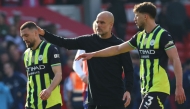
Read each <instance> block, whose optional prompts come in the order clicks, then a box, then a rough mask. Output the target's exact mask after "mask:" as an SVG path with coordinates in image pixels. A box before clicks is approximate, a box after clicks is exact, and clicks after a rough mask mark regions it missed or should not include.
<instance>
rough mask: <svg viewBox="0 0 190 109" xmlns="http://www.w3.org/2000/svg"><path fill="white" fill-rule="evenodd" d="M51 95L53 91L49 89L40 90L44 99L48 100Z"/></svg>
mask: <svg viewBox="0 0 190 109" xmlns="http://www.w3.org/2000/svg"><path fill="white" fill-rule="evenodd" d="M50 95H51V91H50V90H49V89H44V90H42V91H41V92H40V98H41V99H42V100H47V99H48V98H49V97H50Z"/></svg>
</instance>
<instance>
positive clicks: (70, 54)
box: [0, 0, 190, 109]
mask: <svg viewBox="0 0 190 109" xmlns="http://www.w3.org/2000/svg"><path fill="white" fill-rule="evenodd" d="M115 1H116V0H102V3H108V4H109V5H108V8H107V10H108V11H111V12H112V13H113V14H114V17H115V24H114V27H115V28H114V33H115V34H117V35H118V36H120V38H122V39H123V40H125V39H126V36H127V34H128V32H127V30H126V29H127V28H128V27H127V26H129V25H127V24H128V22H127V18H126V15H125V8H124V3H129V2H133V3H138V2H142V1H144V0H128V1H126V0H119V1H118V2H115ZM149 1H151V2H157V1H159V2H162V5H161V11H160V12H159V13H158V16H157V20H156V21H157V23H158V24H160V25H161V26H162V27H164V28H165V29H166V30H168V31H169V32H170V33H171V35H172V36H173V38H174V40H175V42H176V43H182V44H184V47H183V48H185V47H186V46H185V44H186V43H189V41H190V40H188V41H187V40H186V39H188V38H187V37H188V35H189V33H190V26H189V25H188V24H189V23H190V21H189V17H188V16H187V13H186V9H185V6H184V4H183V3H181V2H179V1H177V0H149ZM82 2H83V0H1V1H0V5H1V6H5V7H12V6H28V5H30V6H33V5H34V4H35V5H36V6H45V5H49V4H58V5H61V4H82ZM20 21H21V16H20V15H13V16H12V17H11V19H9V20H7V16H6V14H5V13H3V12H0V106H1V108H2V109H24V103H25V97H26V84H27V78H26V75H27V74H26V70H25V67H24V63H23V59H22V54H23V52H24V50H25V49H26V46H25V44H24V42H23V41H22V39H21V37H20V36H19V35H20V34H19V27H20V25H21V22H20ZM36 23H37V25H39V26H40V27H42V28H44V29H46V30H48V31H50V32H51V33H54V34H57V28H56V24H52V23H49V22H48V21H46V20H45V19H44V18H37V19H36ZM134 31H138V30H137V29H135V30H134ZM189 39H190V38H189ZM177 47H178V46H177ZM186 50H188V49H186ZM186 50H184V51H183V52H186ZM59 51H60V53H61V62H62V71H63V74H62V75H63V80H62V82H61V86H62V91H61V92H62V95H63V100H64V101H65V103H64V106H63V109H68V108H67V107H66V105H65V104H66V101H67V100H68V98H67V97H68V96H67V93H64V92H63V88H64V87H63V86H64V82H65V79H66V78H68V77H69V75H70V73H71V72H73V69H72V63H73V59H74V56H75V53H76V51H68V50H66V49H64V48H59ZM180 56H181V55H180ZM131 58H132V62H133V65H134V71H135V72H134V89H133V91H132V94H131V95H132V102H131V104H130V106H129V108H128V109H137V108H138V107H139V105H140V102H141V94H140V83H139V82H140V80H139V56H138V52H137V51H132V52H131ZM180 58H181V59H182V58H183V59H184V60H183V61H182V66H183V81H184V82H183V85H184V89H185V93H186V98H187V101H186V102H185V103H184V104H182V105H178V104H177V103H176V102H175V96H174V95H175V75H174V68H173V66H172V65H171V64H170V63H168V77H169V80H170V83H171V84H170V87H171V95H170V96H169V97H168V99H167V101H166V103H165V108H166V109H190V104H189V103H190V56H189V58H188V57H185V58H184V57H183V56H182V57H180ZM65 84H67V83H66V82H65ZM64 90H65V89H64ZM71 97H72V96H71ZM4 103H5V104H8V105H3V104H4ZM81 105H82V104H81Z"/></svg>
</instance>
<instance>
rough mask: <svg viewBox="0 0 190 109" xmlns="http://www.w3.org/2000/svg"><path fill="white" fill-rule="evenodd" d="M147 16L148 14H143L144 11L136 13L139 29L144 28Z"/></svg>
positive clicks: (135, 18)
mask: <svg viewBox="0 0 190 109" xmlns="http://www.w3.org/2000/svg"><path fill="white" fill-rule="evenodd" d="M145 16H146V14H143V13H138V12H137V13H135V17H134V21H135V24H136V25H137V27H138V28H139V29H144V26H145Z"/></svg>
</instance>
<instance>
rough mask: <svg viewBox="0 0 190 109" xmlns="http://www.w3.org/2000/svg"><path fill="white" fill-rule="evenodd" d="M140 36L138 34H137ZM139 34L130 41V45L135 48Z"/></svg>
mask: <svg viewBox="0 0 190 109" xmlns="http://www.w3.org/2000/svg"><path fill="white" fill-rule="evenodd" d="M137 34H138V33H137ZM137 34H135V35H134V36H133V37H132V38H131V39H130V40H129V41H128V44H129V45H131V46H132V47H133V48H136V47H137Z"/></svg>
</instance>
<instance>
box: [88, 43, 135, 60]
mask: <svg viewBox="0 0 190 109" xmlns="http://www.w3.org/2000/svg"><path fill="white" fill-rule="evenodd" d="M133 49H134V48H133V47H132V46H130V45H129V43H128V41H127V42H124V43H122V44H120V45H115V46H111V47H108V48H105V49H103V50H99V51H96V52H92V54H93V57H109V56H115V55H118V54H121V53H125V52H128V51H130V50H133Z"/></svg>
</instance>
